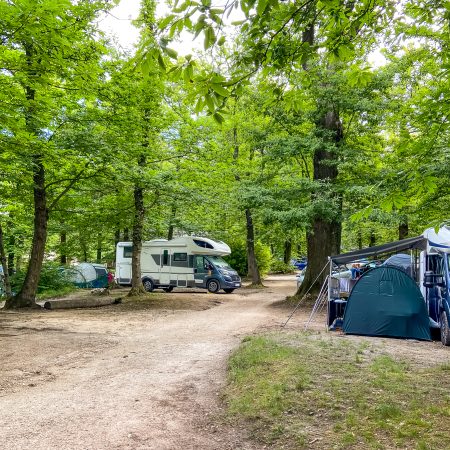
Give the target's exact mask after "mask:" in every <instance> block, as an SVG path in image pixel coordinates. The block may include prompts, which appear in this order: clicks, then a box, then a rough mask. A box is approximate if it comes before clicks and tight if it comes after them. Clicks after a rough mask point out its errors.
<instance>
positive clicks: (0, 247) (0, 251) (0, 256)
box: [0, 223, 12, 299]
mask: <svg viewBox="0 0 450 450" xmlns="http://www.w3.org/2000/svg"><path fill="white" fill-rule="evenodd" d="M0 264H1V265H2V268H3V286H4V288H5V294H6V298H7V299H8V298H10V297H11V296H12V292H11V283H10V281H9V270H8V264H7V262H6V253H5V246H4V242H3V228H2V224H1V223H0Z"/></svg>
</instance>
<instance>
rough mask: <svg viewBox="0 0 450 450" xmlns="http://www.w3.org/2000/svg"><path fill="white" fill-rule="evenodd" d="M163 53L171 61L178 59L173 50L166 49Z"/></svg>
mask: <svg viewBox="0 0 450 450" xmlns="http://www.w3.org/2000/svg"><path fill="white" fill-rule="evenodd" d="M164 52H165V53H166V54H167V55H168V56H169V57H170V58H172V59H177V58H178V53H177V52H176V51H175V50H173V49H172V48H169V47H166V48H165V49H164Z"/></svg>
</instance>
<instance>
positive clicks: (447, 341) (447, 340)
mask: <svg viewBox="0 0 450 450" xmlns="http://www.w3.org/2000/svg"><path fill="white" fill-rule="evenodd" d="M441 342H442V344H443V345H446V346H449V345H450V328H449V326H448V318H447V313H446V312H445V311H442V312H441Z"/></svg>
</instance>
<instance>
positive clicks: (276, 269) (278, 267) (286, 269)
mask: <svg viewBox="0 0 450 450" xmlns="http://www.w3.org/2000/svg"><path fill="white" fill-rule="evenodd" d="M270 271H271V272H272V273H292V272H295V267H294V266H293V265H292V264H286V263H285V262H284V261H280V260H279V259H272V261H271V262H270Z"/></svg>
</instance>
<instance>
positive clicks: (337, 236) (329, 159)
mask: <svg viewBox="0 0 450 450" xmlns="http://www.w3.org/2000/svg"><path fill="white" fill-rule="evenodd" d="M317 133H318V135H319V137H321V138H322V141H323V144H322V148H319V149H317V150H316V151H315V152H314V158H313V167H314V175H313V177H314V180H316V181H321V182H328V183H330V184H331V189H332V186H333V182H334V181H335V180H336V178H337V176H338V167H337V163H338V155H337V153H336V152H332V151H329V150H328V146H329V145H330V144H333V143H334V144H335V145H338V144H339V142H340V141H341V140H342V139H343V132H342V124H341V122H340V120H339V116H338V114H337V113H336V112H335V111H333V110H331V109H330V110H329V111H327V112H326V113H324V115H323V116H322V117H321V118H320V120H319V121H318V122H317ZM313 201H314V199H313ZM330 203H337V209H338V210H337V211H335V212H334V214H333V215H334V217H335V219H334V220H329V219H325V218H322V217H321V216H316V217H315V218H314V220H313V224H312V229H311V231H310V232H308V233H307V236H306V238H307V255H308V265H307V268H306V273H305V278H304V280H303V283H302V284H301V285H300V287H299V289H298V291H297V294H296V295H298V296H303V295H305V294H306V292H307V291H308V290H310V292H311V293H312V294H316V293H317V292H318V291H319V289H320V288H321V286H322V284H323V282H324V280H325V277H326V276H327V273H326V270H325V271H323V272H322V273H321V271H322V269H323V268H324V266H325V265H326V264H327V262H328V257H329V256H331V255H336V254H339V253H340V249H341V234H342V224H341V217H340V215H341V211H342V198H341V197H340V196H339V195H338V194H337V193H335V192H333V191H331V194H330ZM319 274H320V275H319Z"/></svg>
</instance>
